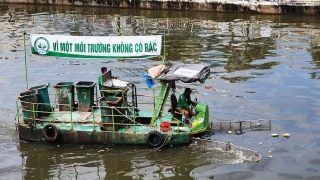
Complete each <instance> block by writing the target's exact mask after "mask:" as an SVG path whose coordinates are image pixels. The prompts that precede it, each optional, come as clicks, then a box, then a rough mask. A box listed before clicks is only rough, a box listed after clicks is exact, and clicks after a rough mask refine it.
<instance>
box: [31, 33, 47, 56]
mask: <svg viewBox="0 0 320 180" xmlns="http://www.w3.org/2000/svg"><path fill="white" fill-rule="evenodd" d="M33 46H34V49H35V50H36V52H38V53H39V54H47V53H48V52H49V49H50V44H49V41H48V39H46V38H44V37H38V38H37V39H36V41H35V42H34V45H33Z"/></svg>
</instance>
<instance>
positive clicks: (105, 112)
mask: <svg viewBox="0 0 320 180" xmlns="http://www.w3.org/2000/svg"><path fill="white" fill-rule="evenodd" d="M99 103H100V109H101V119H102V122H104V123H106V122H108V123H112V115H113V116H114V122H115V123H119V120H120V116H119V115H120V112H122V109H121V108H118V109H117V110H116V109H115V108H117V107H121V104H122V97H101V98H100V99H99ZM107 106H108V107H107ZM112 106H114V107H115V108H111V107H112ZM112 110H113V112H112Z"/></svg>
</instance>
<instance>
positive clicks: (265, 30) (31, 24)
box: [0, 4, 320, 180]
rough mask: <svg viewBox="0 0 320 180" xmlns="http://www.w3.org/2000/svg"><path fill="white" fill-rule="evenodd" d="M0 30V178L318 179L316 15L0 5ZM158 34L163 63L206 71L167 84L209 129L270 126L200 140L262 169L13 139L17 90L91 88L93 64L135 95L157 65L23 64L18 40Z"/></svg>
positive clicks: (214, 155) (207, 156)
mask: <svg viewBox="0 0 320 180" xmlns="http://www.w3.org/2000/svg"><path fill="white" fill-rule="evenodd" d="M0 27H1V28H0V32H1V33H0V47H1V48H0V88H1V90H0V92H1V96H0V162H1V163H0V179H10V180H11V179H26V180H31V179H184V180H185V179H199V180H204V179H222V180H227V179H230V180H239V179H242V180H243V179H265V180H270V179H307V180H314V179H320V169H319V168H320V128H319V125H320V120H319V117H320V100H319V99H318V98H319V96H320V92H319V91H318V90H317V89H318V88H320V69H319V65H320V42H319V41H320V30H319V29H320V19H319V18H318V17H316V16H304V15H259V14H240V13H208V12H184V11H161V10H152V11H150V10H139V9H106V8H93V7H87V8H75V7H64V6H59V7H55V6H34V5H8V4H0ZM24 31H26V33H27V36H26V41H27V42H26V45H27V46H26V50H27V51H26V58H27V70H28V71H27V74H28V84H27V83H26V72H25V64H24V55H25V54H24V36H23V32H24ZM164 32H165V35H166V42H165V43H166V44H165V46H166V47H165V56H166V59H168V60H169V61H170V62H171V63H186V64H198V63H202V64H207V65H210V67H211V76H210V77H209V79H208V80H207V81H206V82H205V83H204V84H196V83H194V84H187V85H186V84H182V83H179V84H177V85H178V86H177V87H178V91H181V92H182V91H183V89H184V88H185V87H186V86H189V87H191V88H192V89H193V90H194V92H193V94H192V97H193V98H195V97H197V98H198V101H204V102H206V103H208V104H209V108H210V116H211V121H213V122H214V121H238V120H257V119H271V120H272V126H271V127H272V129H271V130H270V131H254V132H247V133H245V134H242V135H235V134H216V135H213V136H211V137H210V138H211V139H212V140H217V141H222V142H231V143H233V144H235V145H238V146H242V147H245V148H249V149H253V150H256V151H258V152H259V153H260V154H261V155H262V158H261V160H259V161H258V162H243V161H230V162H229V161H228V162H227V161H221V157H225V158H227V157H228V156H232V154H225V153H224V154H223V155H222V154H221V152H217V151H213V150H208V149H202V148H201V149H199V148H191V147H188V146H186V147H173V148H168V149H163V150H161V151H150V150H148V149H146V148H140V147H129V148H128V147H125V148H123V147H103V146H81V145H76V146H75V145H73V146H71V145H52V144H37V143H26V142H22V141H20V140H19V139H18V136H17V133H16V131H15V125H14V122H13V121H12V119H14V115H15V110H16V104H15V100H16V99H17V94H18V93H19V92H23V91H24V90H25V89H26V88H27V86H29V87H30V86H36V85H39V84H46V83H48V82H49V83H50V84H51V85H54V84H56V83H57V82H65V81H70V80H71V81H74V82H77V81H86V80H87V81H96V79H97V76H98V75H99V73H100V72H99V71H100V67H101V66H107V67H108V68H110V69H112V71H113V74H116V75H117V76H118V77H119V78H120V79H122V80H126V81H130V82H134V83H137V84H138V85H139V86H140V87H146V85H145V83H144V80H143V79H142V78H140V75H141V74H142V73H144V72H145V71H146V70H147V69H148V68H150V67H152V66H154V65H158V64H160V63H161V58H153V59H147V60H145V59H136V60H126V59H121V60H104V59H97V60H81V59H60V58H53V57H40V56H34V55H32V54H31V51H30V49H31V48H30V43H29V34H32V33H44V34H65V35H80V36H84V35H86V36H107V35H122V36H124V35H163V34H164ZM162 54H163V56H164V49H163V50H162ZM271 133H278V134H279V137H278V138H274V137H271V136H270V134H271ZM283 133H289V134H290V138H284V137H283V136H282V134H283Z"/></svg>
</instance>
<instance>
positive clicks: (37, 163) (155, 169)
mask: <svg viewBox="0 0 320 180" xmlns="http://www.w3.org/2000/svg"><path fill="white" fill-rule="evenodd" d="M18 149H19V150H20V151H21V157H22V170H23V173H24V178H25V179H35V178H41V179H52V178H59V179H60V178H61V179H64V178H67V177H74V178H76V179H77V178H80V179H96V178H105V177H108V178H110V179H119V178H120V177H121V179H141V178H144V177H146V178H147V179H152V178H156V179H162V178H173V177H176V178H179V177H180V178H182V177H188V176H190V173H191V171H192V170H193V169H194V168H196V167H198V166H204V165H210V164H216V165H223V164H235V163H243V162H244V160H245V159H244V158H242V157H241V154H239V152H225V151H221V150H217V149H207V148H198V147H180V148H172V149H165V150H164V151H152V150H149V149H145V148H138V147H128V148H122V147H105V146H81V145H77V146H74V145H73V146H68V145H49V144H37V143H33V144H31V143H24V142H21V143H20V144H19V147H18ZM128 149H130V150H128ZM177 157H180V158H177ZM194 175H195V174H194ZM191 176H193V175H191Z"/></svg>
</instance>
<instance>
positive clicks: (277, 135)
mask: <svg viewBox="0 0 320 180" xmlns="http://www.w3.org/2000/svg"><path fill="white" fill-rule="evenodd" d="M270 135H271V136H272V137H276V138H277V137H279V134H277V133H272V134H270Z"/></svg>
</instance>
